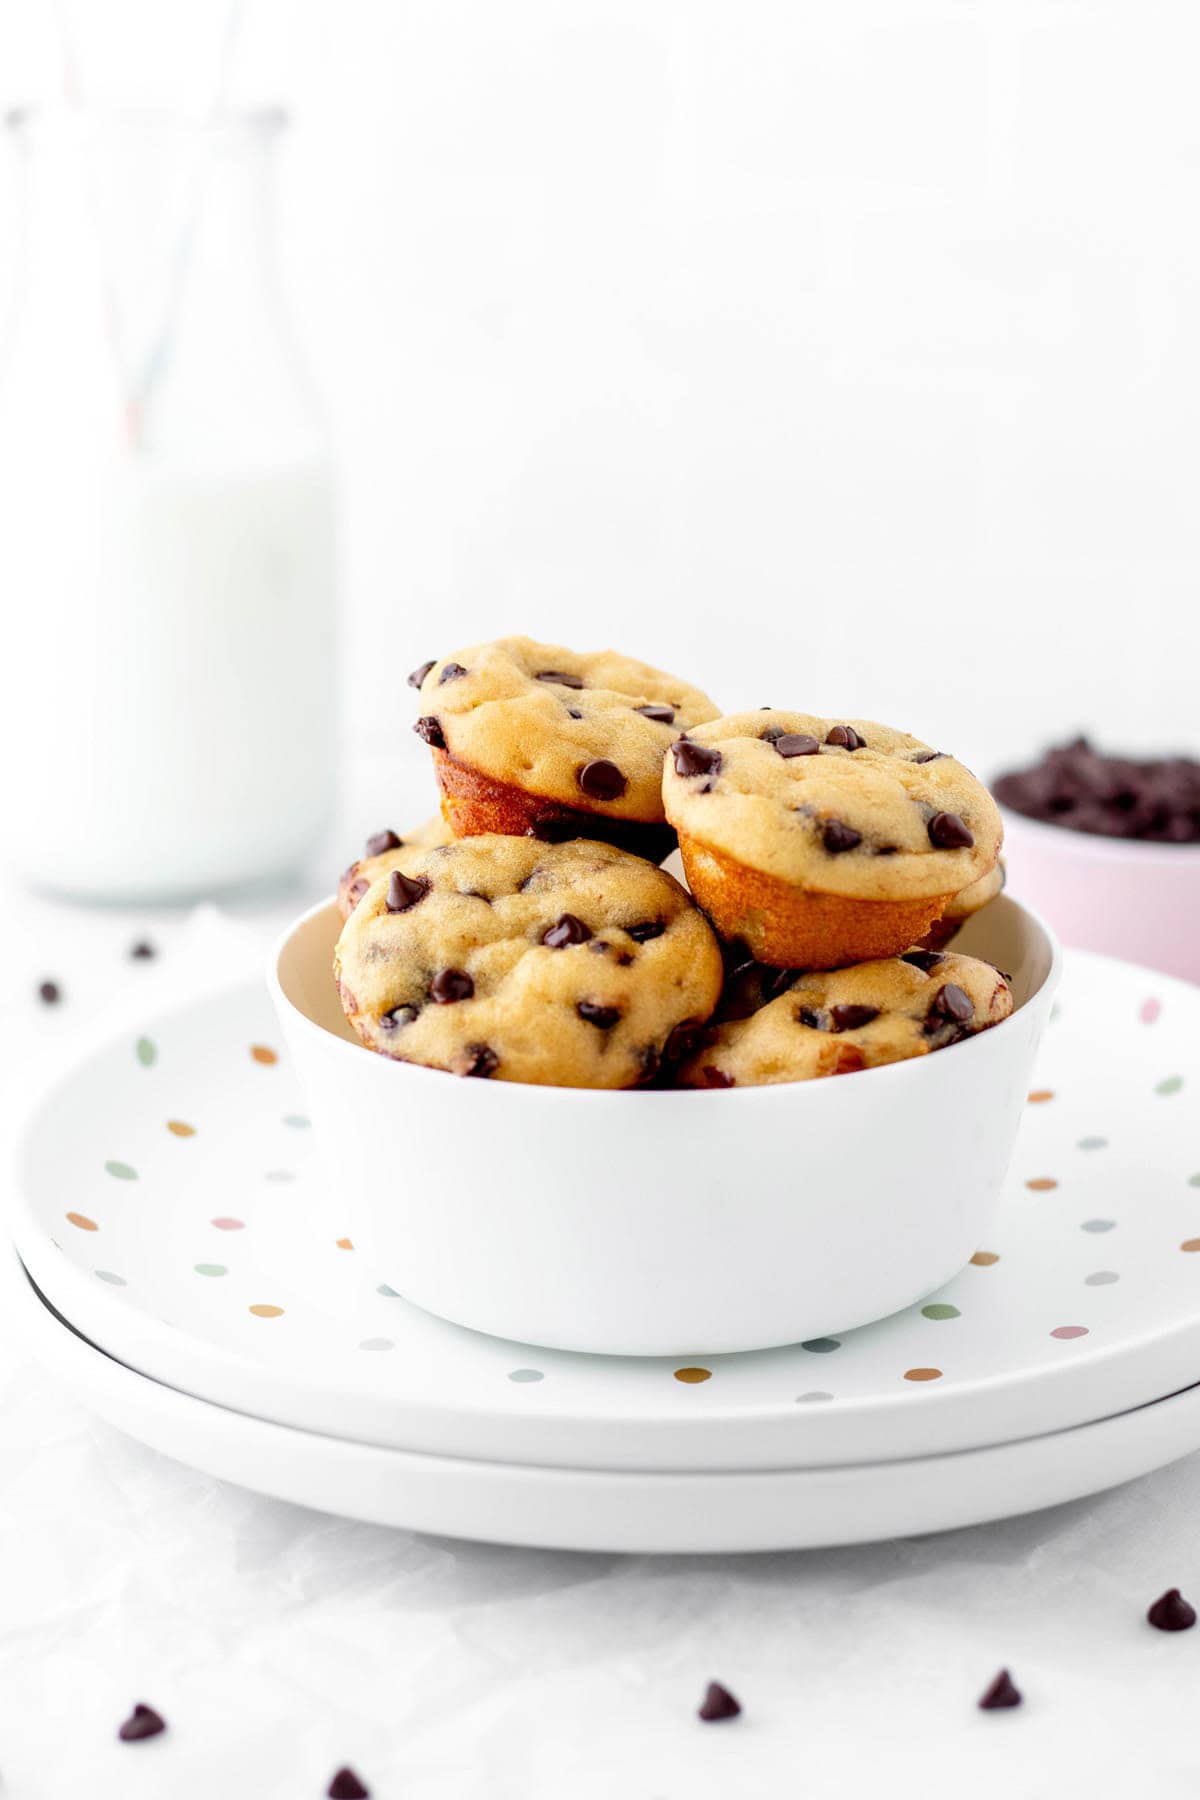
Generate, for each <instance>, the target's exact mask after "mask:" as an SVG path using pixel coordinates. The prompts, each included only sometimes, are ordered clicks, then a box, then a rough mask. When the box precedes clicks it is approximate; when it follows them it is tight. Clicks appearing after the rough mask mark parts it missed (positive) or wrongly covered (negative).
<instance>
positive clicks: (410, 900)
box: [387, 869, 430, 913]
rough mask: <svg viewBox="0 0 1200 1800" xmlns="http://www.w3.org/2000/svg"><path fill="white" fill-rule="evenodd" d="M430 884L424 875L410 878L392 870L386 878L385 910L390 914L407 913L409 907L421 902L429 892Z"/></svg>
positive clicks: (396, 870) (397, 870)
mask: <svg viewBox="0 0 1200 1800" xmlns="http://www.w3.org/2000/svg"><path fill="white" fill-rule="evenodd" d="M429 888H430V883H429V882H428V881H427V880H426V879H425V877H424V875H417V876H414V877H412V878H410V877H409V876H407V875H403V874H401V872H400V870H399V869H393V870H392V872H391V874H390V875H389V876H388V885H387V909H388V911H389V912H390V913H398V912H408V911H409V909H410V908H411V907H414V906H415V905H416V904H417V901H418V900H423V899H424V898H425V896H426V894H427V893H428V892H429Z"/></svg>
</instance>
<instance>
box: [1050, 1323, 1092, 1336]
mask: <svg viewBox="0 0 1200 1800" xmlns="http://www.w3.org/2000/svg"><path fill="white" fill-rule="evenodd" d="M1087 1334H1088V1328H1087V1326H1086V1325H1056V1326H1055V1327H1054V1330H1053V1331H1052V1332H1051V1333H1050V1336H1051V1337H1056V1338H1077V1337H1086V1336H1087Z"/></svg>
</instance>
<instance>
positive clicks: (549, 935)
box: [542, 913, 592, 950]
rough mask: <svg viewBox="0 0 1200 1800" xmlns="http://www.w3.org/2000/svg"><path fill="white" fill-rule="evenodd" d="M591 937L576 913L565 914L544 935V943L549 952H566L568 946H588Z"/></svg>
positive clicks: (589, 931) (590, 933)
mask: <svg viewBox="0 0 1200 1800" xmlns="http://www.w3.org/2000/svg"><path fill="white" fill-rule="evenodd" d="M591 936H592V932H591V930H590V929H589V928H588V926H586V925H585V924H584V922H583V920H582V919H577V918H576V917H575V914H574V913H564V914H563V916H562V918H561V919H559V921H558V923H557V924H556V925H551V926H550V927H549V929H548V930H546V931H544V932H543V933H542V942H543V944H545V945H546V947H547V949H549V950H565V949H566V947H567V945H568V944H586V943H587V941H588V939H589V938H590V937H591Z"/></svg>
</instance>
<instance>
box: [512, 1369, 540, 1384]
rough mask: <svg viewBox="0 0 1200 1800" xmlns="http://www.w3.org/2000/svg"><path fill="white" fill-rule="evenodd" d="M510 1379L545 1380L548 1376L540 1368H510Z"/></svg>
mask: <svg viewBox="0 0 1200 1800" xmlns="http://www.w3.org/2000/svg"><path fill="white" fill-rule="evenodd" d="M508 1379H509V1380H510V1381H544V1380H545V1379H546V1377H545V1376H544V1375H543V1374H542V1371H541V1370H540V1369H510V1370H509V1372H508Z"/></svg>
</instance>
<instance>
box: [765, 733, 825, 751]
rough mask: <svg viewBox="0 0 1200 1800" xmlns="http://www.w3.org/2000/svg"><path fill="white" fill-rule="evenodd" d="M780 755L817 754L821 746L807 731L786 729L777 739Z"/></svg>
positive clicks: (776, 746)
mask: <svg viewBox="0 0 1200 1800" xmlns="http://www.w3.org/2000/svg"><path fill="white" fill-rule="evenodd" d="M775 748H776V750H777V751H778V752H779V754H780V756H816V755H817V753H818V751H819V750H820V748H821V746H820V744H818V742H817V740H816V738H815V737H809V735H808V733H807V732H805V731H784V732H781V733H780V735H779V736H778V737H777V738H776V739H775Z"/></svg>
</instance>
